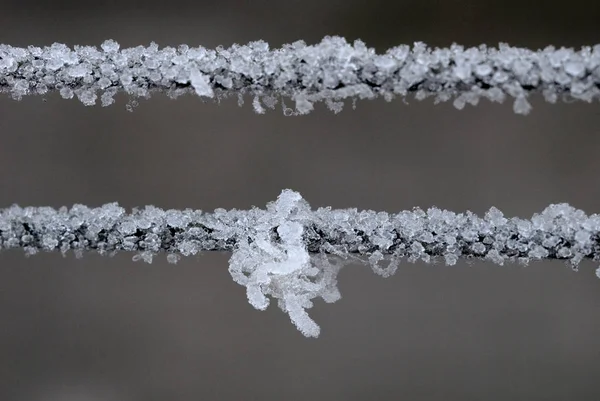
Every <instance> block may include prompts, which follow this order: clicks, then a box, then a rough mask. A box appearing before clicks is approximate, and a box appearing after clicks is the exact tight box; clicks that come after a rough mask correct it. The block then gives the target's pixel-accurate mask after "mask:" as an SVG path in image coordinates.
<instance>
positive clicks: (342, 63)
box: [0, 37, 600, 115]
mask: <svg viewBox="0 0 600 401" xmlns="http://www.w3.org/2000/svg"><path fill="white" fill-rule="evenodd" d="M0 91H2V92H5V93H9V94H11V95H12V97H13V98H15V99H21V98H22V97H23V96H26V95H30V94H40V95H44V94H46V93H47V92H49V91H59V92H60V95H61V96H62V97H63V98H66V99H70V98H72V97H74V96H77V97H78V98H79V100H81V101H82V102H83V103H84V104H85V105H94V104H95V103H96V101H97V99H98V96H100V101H101V103H102V105H103V106H108V105H110V104H112V103H113V102H114V99H113V97H114V95H115V94H116V93H117V92H119V91H124V92H126V93H128V94H129V95H130V96H131V98H132V102H133V104H135V103H136V102H137V100H135V99H136V98H140V97H142V98H146V97H149V96H150V93H151V92H153V91H164V92H167V93H168V94H169V95H170V96H171V97H177V96H179V95H182V94H184V93H188V92H190V93H195V94H197V95H198V96H200V97H202V98H203V99H220V98H222V97H227V96H230V95H237V96H238V97H239V99H240V102H243V95H244V94H248V95H250V96H252V97H253V106H254V109H255V110H256V112H258V113H264V112H265V107H268V108H274V107H275V106H276V105H277V104H278V103H281V105H282V107H283V111H284V113H285V114H286V115H292V114H306V113H309V112H310V111H311V110H313V104H314V103H315V102H319V101H324V102H325V103H326V104H327V105H328V106H329V108H330V109H332V110H333V111H335V112H339V111H340V110H341V109H342V107H343V101H344V100H345V99H352V100H356V99H373V98H377V97H383V98H384V99H386V100H388V101H390V100H392V99H393V98H394V97H396V96H400V97H406V96H407V95H408V94H409V93H413V94H414V95H415V97H416V98H417V99H423V98H426V97H429V96H434V97H435V99H436V101H447V100H454V105H455V106H456V107H457V108H459V109H461V108H463V107H464V106H465V104H466V103H470V104H473V105H475V104H477V102H478V101H479V99H480V98H481V97H484V98H487V99H489V100H491V101H496V102H502V101H503V100H504V99H505V98H506V97H507V96H510V97H512V98H514V110H515V112H517V113H520V114H527V113H528V112H529V111H530V109H531V106H530V104H529V102H528V100H527V97H528V95H529V94H530V93H532V92H541V93H542V94H543V95H544V97H545V99H546V100H547V101H549V102H556V101H557V99H559V98H563V99H564V100H573V99H577V100H584V101H587V102H591V101H593V100H598V99H600V45H596V46H594V47H589V46H588V47H582V48H581V50H578V51H576V50H573V49H566V48H560V49H555V48H554V47H551V46H549V47H547V48H545V49H543V50H538V51H533V50H529V49H523V48H516V47H510V46H508V45H506V44H501V45H500V46H499V47H498V48H491V47H486V46H483V45H482V46H480V47H477V48H464V47H463V46H459V45H453V46H451V47H450V48H441V49H440V48H436V49H431V48H428V47H427V46H426V45H425V44H423V43H415V44H414V46H412V47H410V46H398V47H394V48H392V49H389V50H388V51H387V52H385V54H376V53H375V51H374V49H371V48H368V47H367V46H366V45H365V44H364V43H363V42H361V41H359V40H357V41H354V43H353V44H349V43H348V42H346V40H345V39H344V38H341V37H325V38H324V39H323V40H322V41H321V42H320V43H318V44H316V45H311V46H309V45H306V43H304V42H303V41H298V42H295V43H292V44H288V45H284V46H283V47H282V48H280V49H273V50H271V49H270V48H269V45H268V44H267V43H265V42H263V41H257V42H251V43H249V44H247V45H243V46H240V45H233V46H231V47H230V48H227V49H226V48H223V47H218V48H217V49H214V50H213V49H206V48H204V47H189V46H187V45H181V46H179V47H177V48H173V47H165V48H162V49H159V47H158V45H157V44H155V43H152V44H150V45H149V46H148V47H144V46H138V47H134V48H129V49H120V47H119V45H118V43H116V42H115V41H113V40H107V41H105V42H104V43H102V45H101V47H100V49H98V48H96V47H92V46H75V48H74V49H70V48H69V47H67V46H66V45H63V44H58V43H55V44H53V45H52V46H49V47H35V46H29V47H27V48H19V47H12V46H9V45H0ZM284 98H291V99H292V100H293V101H294V102H295V108H294V109H292V108H289V107H287V106H286V105H285V103H284Z"/></svg>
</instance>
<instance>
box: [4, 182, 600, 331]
mask: <svg viewBox="0 0 600 401" xmlns="http://www.w3.org/2000/svg"><path fill="white" fill-rule="evenodd" d="M13 248H22V249H24V250H25V252H26V254H27V255H32V254H35V253H37V252H39V251H61V252H62V253H63V255H64V254H65V253H66V252H67V251H69V250H73V251H75V253H76V255H77V256H82V255H83V253H84V252H85V251H96V252H98V253H100V254H108V255H113V254H114V253H115V252H117V251H133V252H135V255H134V256H133V259H134V260H144V261H146V262H152V259H153V255H155V254H156V253H158V252H165V253H166V254H167V260H168V261H169V262H171V263H175V262H177V261H178V260H179V257H180V255H183V256H189V255H195V254H198V253H199V252H202V251H230V252H232V256H231V259H230V261H229V272H230V274H231V276H232V277H233V279H234V280H235V281H236V282H237V283H239V284H241V285H243V286H245V287H246V293H247V296H248V301H249V302H250V304H251V305H252V306H254V307H255V308H256V309H260V310H264V309H265V308H267V307H268V305H269V303H270V300H275V299H276V300H277V303H278V305H279V307H280V308H281V309H282V310H283V311H284V312H286V313H287V314H288V315H289V316H290V319H291V320H292V322H293V323H294V324H295V325H296V327H297V328H298V329H299V330H300V331H301V332H302V333H303V334H304V335H305V336H309V337H316V336H318V335H319V326H318V325H317V324H316V323H315V322H314V321H313V320H312V319H311V318H310V317H309V316H308V314H307V312H306V310H307V309H309V308H311V307H312V306H313V300H314V299H316V298H322V299H323V300H324V301H326V302H335V301H336V300H338V299H339V298H340V293H339V291H338V289H337V274H338V272H339V270H340V269H341V268H342V267H343V265H344V264H346V263H349V262H353V261H356V260H365V259H366V260H367V261H368V263H369V264H370V265H371V267H372V268H373V270H374V271H375V272H376V273H377V274H380V275H382V276H384V277H388V276H390V275H392V274H394V272H395V271H396V269H397V268H398V266H399V263H400V261H401V260H402V258H407V259H408V261H410V262H415V261H417V260H422V261H425V262H433V261H435V260H436V259H439V258H441V259H442V260H443V261H444V262H445V263H446V265H450V266H451V265H454V264H456V263H457V261H458V260H459V259H460V258H466V259H473V258H479V259H485V260H489V261H491V262H494V263H497V264H500V265H502V264H504V262H506V261H515V260H516V261H519V262H521V263H524V264H527V263H528V262H529V261H530V260H540V259H559V260H564V261H565V262H567V263H568V264H569V265H570V266H571V267H572V268H573V269H577V267H578V265H579V263H580V262H581V261H582V260H583V259H584V258H587V259H593V260H595V261H598V260H600V215H597V214H594V215H591V216H587V215H586V214H585V213H584V212H583V211H581V210H578V209H575V208H573V207H571V206H569V205H567V204H556V205H550V206H548V207H547V208H546V209H545V210H544V211H542V212H541V213H539V214H534V215H533V216H532V218H531V219H528V220H527V219H520V218H516V217H513V218H506V217H504V215H503V214H502V212H501V211H500V210H498V209H496V208H494V207H492V208H491V209H490V210H489V211H488V212H487V213H486V214H485V215H484V216H483V218H481V217H478V216H476V215H474V214H473V213H471V212H466V213H458V214H457V213H453V212H450V211H447V210H440V209H437V208H430V209H428V210H427V211H424V210H421V209H419V208H415V209H414V210H412V211H403V212H400V213H397V214H389V213H386V212H374V211H358V210H357V209H342V210H340V209H337V210H336V209H331V208H329V207H328V208H319V209H317V210H311V208H310V206H309V204H308V203H307V202H306V201H305V200H304V199H303V198H302V196H300V194H299V193H297V192H294V191H291V190H284V191H283V192H282V193H281V195H280V196H279V197H278V199H277V200H276V201H275V202H272V203H270V204H268V205H267V208H266V209H265V210H263V209H258V208H252V209H250V210H235V209H234V210H229V211H227V210H224V209H217V210H215V211H214V212H212V213H204V212H202V211H200V210H191V209H186V210H166V211H165V210H162V209H159V208H156V207H153V206H146V207H145V208H144V209H134V210H133V211H132V213H126V211H125V209H123V208H121V207H119V206H118V205H117V204H116V203H111V204H106V205H104V206H102V207H99V208H94V209H90V208H88V207H86V206H83V205H75V206H73V207H72V208H71V209H67V208H66V207H63V208H61V209H59V210H56V209H52V208H49V207H26V208H21V207H19V206H16V205H13V206H11V207H9V208H6V209H0V250H2V249H13ZM596 274H598V275H599V277H600V269H598V270H597V272H596Z"/></svg>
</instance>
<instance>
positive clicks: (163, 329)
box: [0, 0, 600, 401]
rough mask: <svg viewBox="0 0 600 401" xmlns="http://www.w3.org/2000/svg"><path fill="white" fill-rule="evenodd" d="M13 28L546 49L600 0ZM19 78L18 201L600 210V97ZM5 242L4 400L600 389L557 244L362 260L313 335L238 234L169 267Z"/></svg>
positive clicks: (138, 8) (36, 35)
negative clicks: (251, 93)
mask: <svg viewBox="0 0 600 401" xmlns="http://www.w3.org/2000/svg"><path fill="white" fill-rule="evenodd" d="M0 6H1V9H2V12H1V13H0V43H7V44H12V45H17V46H27V45H50V44H52V43H53V42H55V41H56V42H64V43H67V44H69V45H74V44H88V45H91V44H93V45H99V44H100V43H101V42H102V41H103V40H104V39H108V38H113V39H115V40H117V41H119V42H120V43H121V45H122V46H124V47H129V46H135V45H138V44H144V45H147V44H149V43H150V41H155V42H157V43H158V44H159V45H161V46H166V45H178V44H180V43H187V44H189V45H192V46H197V45H204V46H208V47H214V46H217V45H219V44H222V45H224V46H229V45H231V44H232V43H236V42H237V43H246V42H248V41H251V40H258V39H264V40H266V41H268V42H270V44H271V46H272V47H279V46H280V45H281V44H283V43H288V42H292V41H295V40H298V39H304V40H306V41H307V42H308V43H315V42H317V41H319V40H320V39H321V38H322V37H323V36H324V35H332V34H336V35H342V36H345V37H346V38H348V39H349V40H354V39H357V38H360V39H363V40H364V41H365V42H366V43H367V45H369V46H372V47H375V48H376V49H377V51H379V52H382V51H385V49H387V48H388V47H390V46H394V45H398V44H404V43H406V44H411V43H412V42H414V41H425V42H427V43H428V44H430V45H434V46H448V45H450V44H451V43H452V42H458V43H461V44H465V45H478V44H480V43H486V44H488V45H497V43H498V42H500V41H501V42H508V43H510V44H512V45H518V46H526V47H532V48H536V49H537V48H539V47H545V46H546V45H548V44H554V45H556V46H562V45H564V46H576V47H579V46H581V45H593V44H596V43H600V30H599V29H598V22H597V21H598V19H599V18H600V5H599V4H598V2H596V1H580V0H572V1H568V2H563V1H549V2H541V1H540V2H524V1H473V2H471V3H469V2H465V1H449V0H447V1H444V2H442V1H424V0H414V1H387V0H370V1H358V0H353V1H351V0H344V1H341V0H336V1H318V0H303V1H296V0H293V1H278V2H275V1H247V2H241V1H222V0H220V1H216V0H215V1H186V2H183V1H176V0H175V1H168V2H163V1H155V2H132V1H130V2H127V1H112V2H72V3H71V2H60V1H59V2H56V1H55V2H50V1H48V2H38V3H33V2H30V1H6V0H2V1H1V3H0ZM47 100H48V101H47V102H42V99H41V98H39V97H29V98H25V99H24V100H23V101H21V102H16V101H13V100H11V99H9V98H8V97H7V96H2V97H0V132H1V135H2V141H1V143H0V188H1V190H0V207H7V206H9V205H11V204H12V203H18V204H20V205H22V206H26V205H36V206H41V205H49V206H54V207H59V206H62V205H68V206H70V205H72V204H73V203H83V204H86V205H89V206H99V205H101V204H103V203H106V202H112V201H119V202H120V203H121V205H123V206H124V207H127V208H131V207H133V206H143V205H147V204H153V205H156V206H159V207H162V208H186V207H191V208H199V209H203V210H212V209H214V208H217V207H224V208H233V207H235V208H241V209H247V208H249V207H251V206H252V205H256V206H259V207H264V205H265V204H266V202H268V201H271V200H274V199H275V198H276V197H277V195H278V194H279V193H280V191H281V190H282V189H284V188H292V189H294V190H297V191H300V192H301V193H302V195H303V196H304V197H305V198H306V199H307V200H308V201H309V202H310V203H311V205H312V206H313V207H319V206H333V207H335V208H343V207H358V208H366V209H374V210H385V211H389V212H396V211H400V210H404V209H410V208H412V207H413V206H421V207H423V208H427V207H430V206H438V207H441V208H447V209H450V210H453V211H457V212H461V211H465V210H472V211H474V212H476V213H479V214H482V213H484V212H485V211H486V210H487V209H488V208H489V207H490V206H496V207H498V208H500V209H501V210H503V211H504V212H505V214H506V215H507V216H521V217H530V216H531V215H532V214H533V213H535V212H540V211H541V210H543V209H544V208H545V207H546V206H547V205H548V204H550V203H557V202H569V203H571V204H572V205H573V206H575V207H578V208H581V209H583V210H585V211H586V212H587V213H589V214H591V213H594V212H600V202H599V201H598V199H599V197H600V183H599V182H598V178H597V177H598V175H599V173H600V166H599V162H598V156H597V155H598V150H599V149H600V135H599V134H600V132H599V130H600V128H599V127H600V108H599V105H598V103H595V104H591V105H590V104H585V103H579V102H578V103H572V104H565V103H561V104H558V105H549V104H546V103H544V102H543V101H542V99H541V98H540V97H535V98H534V99H533V107H534V108H533V111H532V113H531V114H530V115H529V116H527V117H523V116H519V115H516V114H514V113H513V112H512V105H511V104H510V102H507V103H505V104H503V105H498V104H493V105H492V104H490V103H488V102H487V101H483V102H482V103H481V104H480V105H479V106H477V107H471V106H467V108H466V109H465V110H463V111H457V110H455V109H454V108H453V107H452V105H451V104H442V105H437V106H434V105H433V103H432V102H431V101H426V102H417V101H414V100H413V101H411V102H410V104H409V105H405V104H404V103H403V102H402V101H400V100H396V101H395V102H392V103H386V102H384V101H383V100H378V101H362V102H359V103H358V108H357V110H352V108H351V107H349V106H347V107H346V109H345V110H344V111H343V112H342V113H341V114H339V115H334V114H333V113H331V112H329V111H328V110H327V109H326V108H325V107H324V106H319V107H317V110H316V111H315V112H313V113H311V114H309V115H307V116H302V117H284V116H283V114H282V112H281V110H277V111H270V112H268V113H267V114H266V115H263V116H259V115H256V114H254V112H253V111H252V106H251V104H250V103H251V102H250V100H251V99H247V103H246V105H245V106H244V107H242V108H239V107H238V106H237V101H236V100H235V99H233V98H232V99H229V100H227V101H225V102H223V103H222V104H221V105H217V104H213V103H205V104H203V103H202V102H201V101H200V100H199V99H198V98H196V97H193V96H186V97H184V98H179V99H178V100H170V99H168V98H167V97H166V96H164V95H155V96H154V97H153V98H152V99H151V100H149V101H142V102H141V104H140V106H139V107H138V108H137V109H136V110H135V111H134V112H133V113H129V112H127V111H126V109H125V104H126V98H125V97H124V96H121V97H119V98H118V103H117V104H116V105H113V106H111V107H108V108H102V107H100V106H96V107H84V106H83V105H82V104H81V103H79V102H78V101H76V100H71V101H66V100H62V99H60V97H59V96H58V95H56V94H53V95H51V96H48V98H47ZM131 256H132V255H131V254H125V253H123V254H119V255H117V256H116V257H114V258H112V259H110V258H107V257H100V256H98V255H85V256H84V257H83V258H82V259H76V258H75V257H74V256H73V255H72V254H70V255H69V256H68V257H67V258H62V256H61V255H60V254H44V255H38V256H34V257H31V258H26V257H25V256H24V255H23V253H22V252H17V251H14V252H4V253H2V254H0V400H2V401H13V400H15V401H25V400H26V401H42V400H43V401H55V400H56V401H58V400H60V401H75V400H77V401H100V400H102V401H105V400H106V401H133V400H136V401H137V400H140V401H153V400H156V401H167V400H169V401H173V400H175V401H176V400H182V401H184V400H185V401H187V400H235V401H238V400H265V401H266V400H290V401H292V400H349V401H354V400H356V401H359V400H360V401H362V400H400V399H401V400H590V401H596V400H599V399H600V383H599V381H598V371H599V369H600V313H599V312H600V280H598V279H597V278H596V277H595V275H594V269H595V268H596V267H597V266H596V265H595V264H594V263H592V262H589V261H586V262H584V263H583V264H582V266H581V271H580V272H579V273H574V272H572V271H571V270H570V269H569V268H567V267H565V266H564V265H563V264H562V263H559V262H545V263H533V264H531V265H530V266H528V267H522V266H519V265H512V264H509V265H506V266H504V267H499V266H496V265H491V264H489V263H485V262H476V263H474V264H473V265H472V266H468V265H466V264H464V263H459V264H458V265H457V266H454V267H446V266H444V265H443V264H437V265H434V266H430V265H425V264H423V263H417V264H414V265H413V264H409V263H405V264H402V265H401V268H400V269H399V271H398V273H397V274H396V275H395V276H393V277H392V278H389V279H381V278H380V277H378V276H376V275H375V274H373V273H372V272H371V271H370V269H369V268H368V267H366V266H360V265H354V266H351V267H347V268H345V269H344V270H343V271H342V273H341V275H340V287H341V291H342V299H341V300H340V301H339V302H337V303H336V304H333V305H326V304H323V303H322V302H319V303H317V305H316V306H315V308H313V310H312V311H311V316H313V317H314V318H315V320H316V321H317V322H318V323H320V324H321V327H322V334H321V337H320V338H319V339H317V340H314V339H306V338H304V337H303V336H302V335H301V334H300V333H299V332H297V331H296V329H295V328H294V326H293V325H292V324H291V323H290V322H289V318H288V317H287V316H286V315H284V314H283V313H282V312H281V311H280V310H279V309H277V307H276V306H271V307H270V308H269V309H268V310H267V311H266V312H259V311H256V310H254V309H253V308H252V307H251V306H250V305H249V304H248V303H247V301H246V296H245V289H244V288H243V287H241V286H239V285H237V284H235V283H234V282H233V281H232V280H231V278H230V277H229V274H228V272H227V260H228V255H225V254H217V253H214V254H210V255H202V256H200V257H190V258H184V259H182V260H181V261H180V262H179V264H177V265H170V264H167V262H166V260H165V258H164V256H160V257H158V258H156V260H155V262H154V263H153V264H152V265H147V264H143V263H140V262H138V263H134V262H132V261H131Z"/></svg>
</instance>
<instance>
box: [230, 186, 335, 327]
mask: <svg viewBox="0 0 600 401" xmlns="http://www.w3.org/2000/svg"><path fill="white" fill-rule="evenodd" d="M310 214H311V210H310V206H309V205H308V203H307V202H306V201H305V200H304V199H303V198H302V196H301V195H300V194H299V193H298V192H294V191H291V190H284V191H283V192H282V193H281V194H280V195H279V197H278V198H277V201H276V202H272V203H270V204H268V205H267V210H266V211H264V212H262V213H261V214H260V215H259V217H258V218H257V221H256V224H255V225H254V226H253V227H251V228H250V229H249V230H248V231H246V232H245V234H244V238H240V239H239V242H238V246H237V247H236V249H235V250H234V252H233V255H232V256H231V259H230V261H229V272H230V274H231V276H232V277H233V279H234V281H235V282H237V283H238V284H241V285H243V286H245V287H246V293H247V296H248V301H249V302H250V304H251V305H252V306H254V307H255V308H256V309H259V310H265V309H266V308H267V307H268V306H269V303H270V299H269V297H271V298H274V299H277V301H278V305H279V307H280V308H281V310H283V311H284V312H286V313H287V314H288V315H289V317H290V319H291V321H292V322H293V323H294V325H295V326H296V327H297V328H298V330H300V331H301V332H302V334H304V335H305V336H307V337H317V336H318V335H319V332H320V328H319V325H317V323H315V321H314V320H312V319H311V318H310V317H309V316H308V313H307V312H306V309H309V308H311V307H312V306H313V303H312V299H314V298H316V297H321V298H323V299H324V300H325V301H326V302H335V301H336V300H338V299H339V298H340V294H339V291H338V289H337V280H336V277H337V271H338V269H336V268H335V267H333V266H331V264H330V263H329V261H328V258H327V257H326V256H325V255H320V257H319V256H318V257H315V258H313V259H314V260H317V259H319V260H321V261H322V263H314V262H313V260H311V256H310V255H309V252H308V249H307V246H306V243H305V241H304V239H303V233H304V226H305V224H306V222H307V221H309V219H310Z"/></svg>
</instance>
